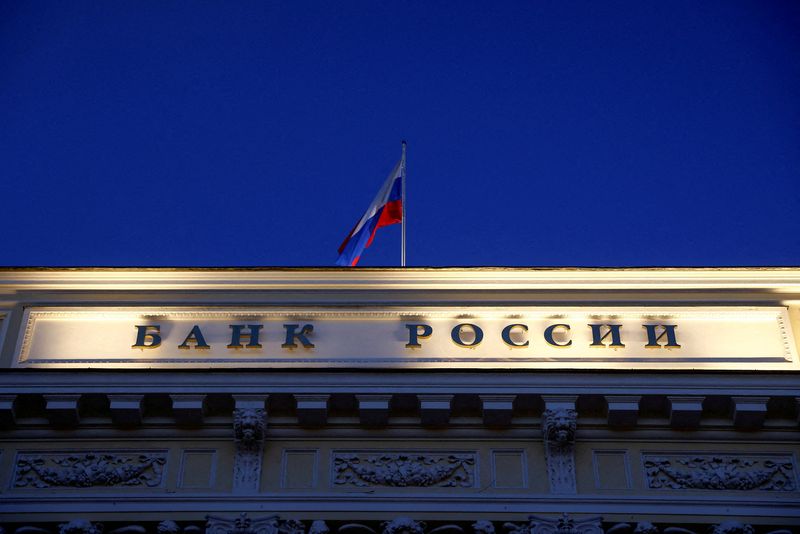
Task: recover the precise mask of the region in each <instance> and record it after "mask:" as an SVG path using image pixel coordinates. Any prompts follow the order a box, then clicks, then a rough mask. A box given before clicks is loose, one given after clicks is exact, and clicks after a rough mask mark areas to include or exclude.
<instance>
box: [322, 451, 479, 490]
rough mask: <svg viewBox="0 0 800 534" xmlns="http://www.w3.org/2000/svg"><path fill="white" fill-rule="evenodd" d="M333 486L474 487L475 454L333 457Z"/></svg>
mask: <svg viewBox="0 0 800 534" xmlns="http://www.w3.org/2000/svg"><path fill="white" fill-rule="evenodd" d="M333 466H334V480H333V482H334V484H335V485H352V486H359V487H364V486H389V487H422V488H425V487H431V486H438V487H459V488H469V487H472V486H474V485H475V473H474V471H475V454H474V453H470V454H436V453H388V452H384V453H377V454H355V453H353V454H336V455H334V460H333Z"/></svg>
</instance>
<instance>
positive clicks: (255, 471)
mask: <svg viewBox="0 0 800 534" xmlns="http://www.w3.org/2000/svg"><path fill="white" fill-rule="evenodd" d="M266 429H267V412H266V410H264V409H260V408H245V409H236V410H234V411H233V435H234V439H235V441H236V457H235V459H234V466H233V487H234V490H237V491H251V490H252V491H257V490H258V485H259V481H260V480H261V460H262V458H261V457H262V452H263V447H264V436H265V434H266Z"/></svg>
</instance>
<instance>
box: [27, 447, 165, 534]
mask: <svg viewBox="0 0 800 534" xmlns="http://www.w3.org/2000/svg"><path fill="white" fill-rule="evenodd" d="M166 462H167V456H166V454H165V453H142V454H117V453H112V452H110V451H109V452H89V453H85V454H21V455H20V456H19V457H18V458H17V465H16V469H15V480H14V487H17V488H25V487H31V488H51V487H69V488H89V487H93V486H147V487H149V488H153V487H157V486H160V485H161V481H162V474H163V471H164V465H165V464H166ZM67 524H68V523H67Z"/></svg>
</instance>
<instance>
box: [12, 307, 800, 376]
mask: <svg viewBox="0 0 800 534" xmlns="http://www.w3.org/2000/svg"><path fill="white" fill-rule="evenodd" d="M24 321H25V331H24V335H23V336H21V338H20V340H19V342H18V345H17V348H16V354H15V358H14V364H13V365H14V366H15V367H40V368H89V367H91V368H107V369H114V368H233V367H282V368H305V367H317V368H319V367H342V368H408V369H410V368H447V369H453V368H462V369H633V368H636V369H709V370H712V369H713V370H725V369H729V370H737V369H738V370H742V369H747V370H779V369H794V370H797V369H800V365H798V357H797V353H796V350H795V348H794V347H795V345H794V340H793V337H792V331H791V328H790V326H789V321H788V317H787V310H786V308H783V307H761V308H749V307H738V308H737V307H705V308H697V307H693V308H635V309H633V308H589V307H564V308H502V309H500V308H487V307H480V308H473V309H469V308H466V309H458V310H454V309H446V308H424V309H414V308H402V309H401V308H381V309H378V308H376V309H369V308H358V309H341V308H325V307H321V306H320V307H309V308H308V309H303V310H296V309H293V310H282V309H249V308H241V309H219V308H207V309H199V308H159V309H152V308H147V309H145V308H134V307H132V308H127V309H120V308H113V309H111V308H28V309H26V311H25V316H24Z"/></svg>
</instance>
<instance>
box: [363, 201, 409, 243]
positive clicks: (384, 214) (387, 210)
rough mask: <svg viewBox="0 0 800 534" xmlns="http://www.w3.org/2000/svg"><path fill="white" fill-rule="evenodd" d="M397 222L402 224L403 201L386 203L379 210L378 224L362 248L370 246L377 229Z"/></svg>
mask: <svg viewBox="0 0 800 534" xmlns="http://www.w3.org/2000/svg"><path fill="white" fill-rule="evenodd" d="M399 222H403V201H402V200H393V201H392V202H388V203H387V204H386V205H385V206H384V207H383V209H382V210H381V212H380V215H379V216H378V224H376V225H375V228H373V229H372V234H371V235H370V236H369V241H367V244H366V245H365V246H364V248H367V247H368V246H370V245H371V244H372V240H373V239H375V232H377V231H378V228H381V227H383V226H389V225H390V224H396V223H399Z"/></svg>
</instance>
